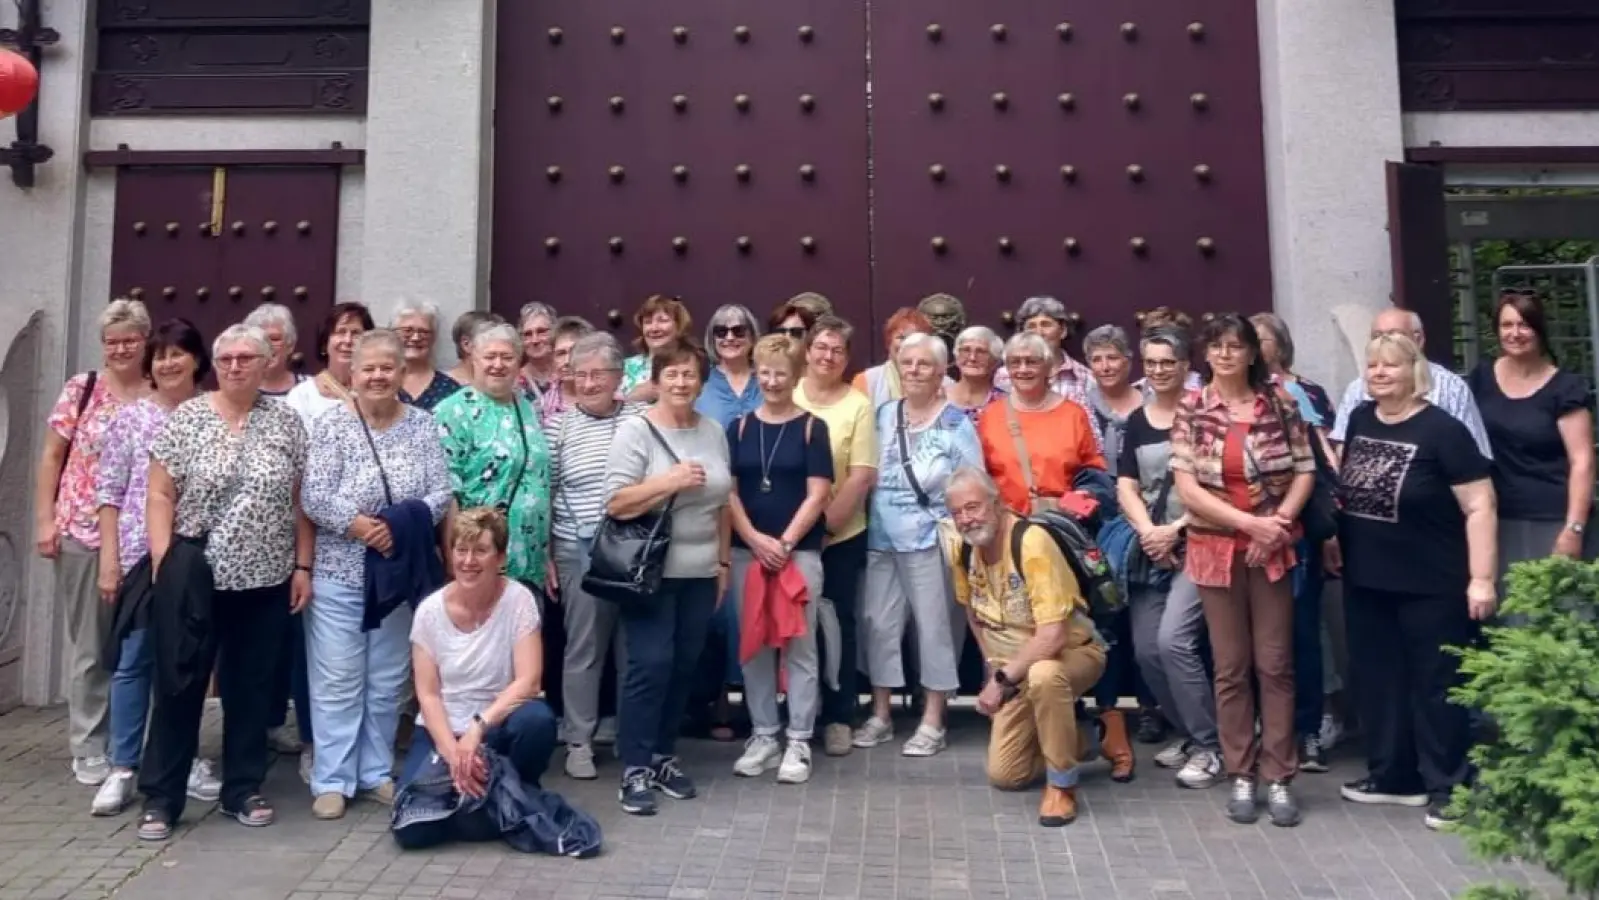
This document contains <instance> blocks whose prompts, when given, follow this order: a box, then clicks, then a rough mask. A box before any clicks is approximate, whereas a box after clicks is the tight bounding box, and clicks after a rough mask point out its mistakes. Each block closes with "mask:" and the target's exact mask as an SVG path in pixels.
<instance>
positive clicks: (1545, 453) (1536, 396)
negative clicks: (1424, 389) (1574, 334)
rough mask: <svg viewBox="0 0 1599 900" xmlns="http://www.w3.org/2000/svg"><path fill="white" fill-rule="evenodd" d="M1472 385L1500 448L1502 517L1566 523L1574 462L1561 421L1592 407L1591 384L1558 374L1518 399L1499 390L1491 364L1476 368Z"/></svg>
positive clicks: (1497, 470)
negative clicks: (1578, 411) (1567, 456)
mask: <svg viewBox="0 0 1599 900" xmlns="http://www.w3.org/2000/svg"><path fill="white" fill-rule="evenodd" d="M1466 383H1467V384H1469V385H1471V393H1472V395H1473V396H1475V397H1476V398H1477V409H1478V410H1479V411H1480V412H1481V413H1482V424H1483V427H1485V428H1487V429H1488V441H1489V443H1490V444H1492V445H1493V449H1494V490H1495V491H1496V492H1497V493H1498V494H1499V518H1501V519H1530V520H1532V521H1535V522H1564V521H1565V520H1566V477H1567V476H1568V475H1569V474H1570V471H1571V460H1570V459H1568V458H1566V442H1565V441H1564V440H1562V439H1561V437H1560V426H1559V424H1558V423H1559V422H1560V417H1561V416H1564V415H1566V414H1567V413H1570V412H1573V411H1575V410H1579V409H1583V408H1585V407H1587V406H1588V405H1589V400H1588V383H1587V382H1586V381H1585V380H1583V378H1582V377H1581V376H1578V375H1574V374H1572V373H1570V372H1565V371H1561V372H1556V373H1555V375H1554V377H1553V378H1550V379H1549V380H1548V381H1547V382H1545V383H1544V386H1543V387H1541V388H1539V389H1538V390H1536V391H1533V392H1532V393H1531V394H1530V395H1528V396H1526V397H1521V398H1519V399H1513V398H1510V397H1506V396H1505V393H1504V391H1501V390H1500V389H1499V379H1497V378H1495V377H1494V361H1493V360H1491V359H1485V360H1483V361H1482V364H1481V365H1479V366H1477V368H1475V369H1473V370H1472V372H1471V375H1470V376H1469V377H1468V378H1467V379H1466Z"/></svg>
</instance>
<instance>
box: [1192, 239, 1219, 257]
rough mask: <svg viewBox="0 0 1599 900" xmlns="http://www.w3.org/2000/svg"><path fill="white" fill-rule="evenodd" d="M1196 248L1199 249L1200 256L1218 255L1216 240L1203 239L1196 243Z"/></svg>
mask: <svg viewBox="0 0 1599 900" xmlns="http://www.w3.org/2000/svg"><path fill="white" fill-rule="evenodd" d="M1194 246H1195V247H1196V248H1198V250H1199V255H1200V256H1215V255H1216V240H1215V239H1214V238H1210V237H1202V238H1200V239H1199V240H1197V241H1194Z"/></svg>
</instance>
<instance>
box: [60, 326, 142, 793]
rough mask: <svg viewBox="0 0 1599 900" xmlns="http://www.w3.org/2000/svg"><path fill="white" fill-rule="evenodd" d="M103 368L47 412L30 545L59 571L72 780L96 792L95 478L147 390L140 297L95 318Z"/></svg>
mask: <svg viewBox="0 0 1599 900" xmlns="http://www.w3.org/2000/svg"><path fill="white" fill-rule="evenodd" d="M99 324H100V346H101V349H102V352H103V353H104V359H105V370H104V371H89V372H84V373H81V374H78V375H74V376H72V377H71V378H68V379H67V383H66V384H65V385H64V386H62V388H61V395H60V396H59V397H57V398H56V402H55V406H54V407H52V408H51V410H50V418H49V421H48V422H47V427H46V428H45V435H44V452H43V453H42V454H41V455H40V457H39V466H38V470H37V471H36V472H35V476H34V483H33V484H34V486H33V516H34V548H35V550H36V551H37V552H38V554H39V555H40V556H41V557H43V558H45V559H48V560H54V561H55V564H56V586H57V588H58V589H59V591H60V596H61V605H62V607H63V608H64V609H65V610H66V620H67V643H68V645H69V646H70V648H71V649H70V653H71V657H70V673H71V674H70V680H69V681H68V684H67V740H68V743H69V744H70V745H71V750H72V774H73V776H74V777H75V778H76V779H77V781H78V783H79V784H85V785H90V786H97V785H99V784H100V783H101V782H103V781H105V780H106V777H107V776H109V775H110V774H111V765H110V763H109V762H108V761H107V760H106V749H107V723H108V721H109V717H110V706H109V704H110V695H111V677H110V673H109V672H106V671H105V670H104V669H103V668H102V667H101V666H100V664H99V657H100V640H101V636H102V635H103V634H104V632H105V630H106V628H107V627H108V625H109V622H110V615H111V606H110V605H109V604H107V603H104V602H102V601H101V599H100V590H99V578H100V572H99V562H100V520H99V508H100V503H99V500H98V499H97V498H96V494H95V487H96V479H97V478H98V475H99V471H100V453H101V451H102V449H104V448H103V446H102V445H103V443H104V440H105V435H106V431H107V429H109V428H110V425H111V422H112V420H113V419H115V418H116V417H117V413H119V412H120V411H121V410H122V409H123V407H125V406H127V405H128V404H130V403H133V402H134V401H136V400H139V399H140V398H142V397H145V396H147V395H148V394H149V393H150V383H149V381H148V380H146V378H145V376H144V349H145V342H146V341H147V340H148V339H149V337H150V314H149V312H147V311H146V310H145V308H144V304H143V303H140V302H139V301H137V300H127V299H117V300H113V301H111V303H110V304H109V305H107V306H106V308H105V310H104V311H103V312H101V313H100V323H99Z"/></svg>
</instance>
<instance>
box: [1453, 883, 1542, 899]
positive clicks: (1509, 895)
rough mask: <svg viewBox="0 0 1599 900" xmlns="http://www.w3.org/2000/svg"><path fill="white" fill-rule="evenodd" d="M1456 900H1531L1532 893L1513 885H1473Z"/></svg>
mask: <svg viewBox="0 0 1599 900" xmlns="http://www.w3.org/2000/svg"><path fill="white" fill-rule="evenodd" d="M1456 900H1533V895H1532V891H1529V890H1527V889H1526V888H1524V887H1521V886H1520V885H1515V884H1503V883H1494V884H1474V885H1472V886H1471V887H1468V888H1466V889H1465V890H1464V891H1461V892H1460V896H1459V897H1457V898H1456Z"/></svg>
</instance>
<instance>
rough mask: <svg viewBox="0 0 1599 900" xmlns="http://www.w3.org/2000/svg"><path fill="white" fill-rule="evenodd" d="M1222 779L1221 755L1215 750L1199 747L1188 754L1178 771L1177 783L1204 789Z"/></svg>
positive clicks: (1186, 786) (1182, 785)
mask: <svg viewBox="0 0 1599 900" xmlns="http://www.w3.org/2000/svg"><path fill="white" fill-rule="evenodd" d="M1220 780H1221V757H1220V756H1219V755H1217V754H1216V752H1215V751H1214V750H1206V749H1204V748H1202V747H1201V748H1198V749H1196V750H1194V752H1193V753H1190V754H1189V755H1188V762H1187V763H1185V764H1184V765H1183V767H1182V769H1181V770H1179V771H1178V773H1177V784H1178V785H1179V786H1181V787H1185V788H1193V789H1195V790H1203V789H1205V788H1208V787H1210V786H1211V785H1213V784H1215V783H1216V782H1218V781H1220Z"/></svg>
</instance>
